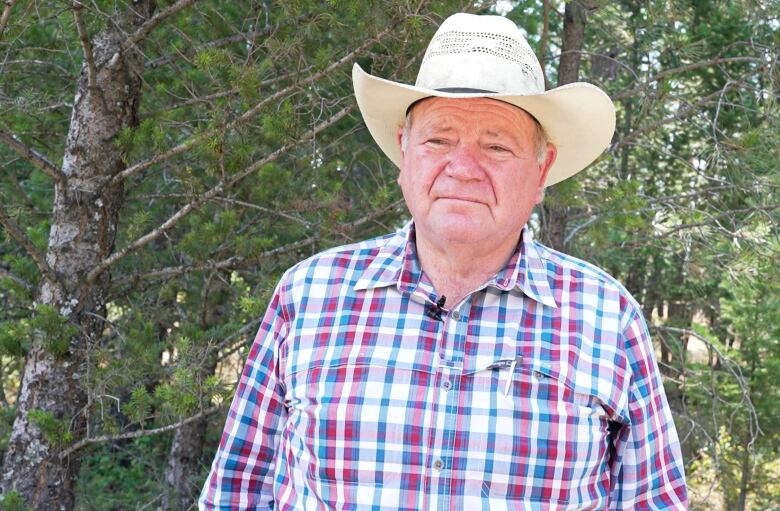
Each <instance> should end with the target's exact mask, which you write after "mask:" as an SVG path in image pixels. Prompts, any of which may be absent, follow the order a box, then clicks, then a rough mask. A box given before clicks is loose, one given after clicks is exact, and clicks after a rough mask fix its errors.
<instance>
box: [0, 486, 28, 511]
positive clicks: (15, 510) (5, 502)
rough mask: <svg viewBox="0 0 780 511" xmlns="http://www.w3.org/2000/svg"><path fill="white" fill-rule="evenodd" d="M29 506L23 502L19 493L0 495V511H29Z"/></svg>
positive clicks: (14, 491)
mask: <svg viewBox="0 0 780 511" xmlns="http://www.w3.org/2000/svg"><path fill="white" fill-rule="evenodd" d="M30 509H32V508H30V506H28V505H27V502H26V501H25V500H24V497H22V496H21V495H20V494H19V492H17V491H16V490H11V491H9V492H6V493H3V494H0V511H29V510H30Z"/></svg>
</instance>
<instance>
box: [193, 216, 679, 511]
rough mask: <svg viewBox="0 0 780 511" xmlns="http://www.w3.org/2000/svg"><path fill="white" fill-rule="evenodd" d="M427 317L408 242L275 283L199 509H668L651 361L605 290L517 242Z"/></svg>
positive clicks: (305, 265) (627, 314)
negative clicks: (437, 314)
mask: <svg viewBox="0 0 780 511" xmlns="http://www.w3.org/2000/svg"><path fill="white" fill-rule="evenodd" d="M437 299H438V297H437V296H436V294H435V292H434V289H433V287H432V285H431V283H430V281H429V280H428V279H427V277H426V276H425V275H424V274H423V273H422V272H421V270H420V268H419V266H418V262H417V257H416V253H415V249H414V228H413V226H412V225H411V224H410V225H407V226H406V227H404V228H403V229H402V230H400V231H398V232H397V233H395V234H393V235H389V236H385V237H382V238H377V239H374V240H370V241H367V242H363V243H360V244H355V245H350V246H346V247H339V248H336V249H332V250H329V251H326V252H324V253H321V254H319V255H317V256H314V257H313V258H311V259H308V260H306V261H303V262H302V263H299V264H298V265H296V266H295V267H293V268H292V269H290V270H289V271H288V272H287V273H286V274H285V275H284V277H283V278H282V280H281V282H280V283H279V285H278V287H277V289H276V292H275V294H274V296H273V299H272V301H271V303H270V305H269V307H268V310H267V312H266V314H265V316H264V318H263V320H262V322H261V325H260V330H259V332H258V334H257V337H256V339H255V341H254V343H253V345H252V348H251V350H250V353H249V357H248V360H247V363H246V366H245V368H244V372H243V375H242V377H241V379H240V381H239V384H238V388H237V390H236V395H235V398H234V400H233V403H232V405H231V408H230V411H229V413H228V418H227V422H226V424H225V430H224V433H223V436H222V440H221V443H220V447H219V451H218V452H217V455H216V457H215V459H214V463H213V465H212V468H211V473H210V474H209V476H208V479H207V481H206V484H205V486H204V488H203V492H202V495H201V499H200V502H199V504H200V509H203V510H212V509H219V510H228V509H229V510H238V509H280V510H293V509H307V510H309V509H311V510H320V509H322V510H324V509H338V510H341V509H344V510H347V509H370V510H391V509H392V510H397V509H401V510H420V509H441V510H450V509H468V510H472V509H483V510H496V509H532V510H552V509H556V510H558V509H561V510H563V509H565V510H575V509H576V510H585V509H615V510H617V509H634V510H644V509H648V510H650V509H653V510H655V509H658V510H660V509H686V507H687V506H686V502H687V497H686V487H685V477H684V472H683V463H682V456H681V453H680V446H679V442H678V439H677V433H676V431H675V428H674V423H673V421H672V416H671V413H670V410H669V407H668V404H667V401H666V397H665V395H664V390H663V386H662V382H661V378H660V376H659V373H658V370H657V365H656V361H655V358H654V352H653V346H652V343H651V341H650V337H649V335H648V332H647V328H646V325H645V322H644V320H643V319H642V316H641V313H640V312H639V311H640V309H639V307H638V305H637V304H636V302H635V301H634V300H633V299H632V298H631V297H630V295H629V294H628V293H627V292H626V291H625V289H624V288H623V287H622V286H620V285H619V284H618V283H617V282H615V281H614V280H613V279H612V278H611V277H609V276H607V275H606V274H604V273H603V272H602V271H601V270H599V269H597V268H595V267H593V266H592V265H589V264H587V263H584V262H582V261H579V260H577V259H574V258H571V257H569V256H566V255H563V254H560V253H558V252H555V251H552V250H550V249H548V248H546V247H544V246H542V245H540V244H538V243H535V242H534V241H533V240H532V239H531V236H530V234H529V232H528V231H524V232H523V235H522V240H521V242H520V244H519V245H518V250H517V251H516V253H515V255H514V256H513V257H512V259H511V260H510V261H509V262H508V263H507V265H506V267H505V268H504V269H503V270H502V271H501V272H499V273H498V274H496V275H495V276H494V278H493V279H491V280H490V281H489V282H487V283H486V284H485V285H484V286H483V287H481V288H480V289H477V290H475V291H474V292H473V293H471V294H470V295H469V296H468V297H466V298H465V299H464V300H463V301H462V302H461V303H458V304H447V305H445V310H444V312H443V314H442V318H441V320H437V319H435V318H432V317H429V316H428V315H426V311H427V310H430V307H431V306H433V304H435V302H436V300H437ZM448 306H451V307H450V308H447V307H448Z"/></svg>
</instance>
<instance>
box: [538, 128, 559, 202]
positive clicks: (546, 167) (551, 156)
mask: <svg viewBox="0 0 780 511" xmlns="http://www.w3.org/2000/svg"><path fill="white" fill-rule="evenodd" d="M557 157H558V148H557V147H555V145H553V144H551V143H549V142H548V143H547V152H546V153H545V157H544V161H543V162H542V163H540V164H539V186H538V188H537V190H536V196H535V200H536V203H537V204H539V203H540V202H542V199H543V198H544V188H545V187H544V183H546V182H547V174H549V173H550V168H551V167H552V166H553V163H555V158H557Z"/></svg>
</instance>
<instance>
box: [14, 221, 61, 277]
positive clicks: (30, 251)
mask: <svg viewBox="0 0 780 511" xmlns="http://www.w3.org/2000/svg"><path fill="white" fill-rule="evenodd" d="M0 225H2V226H3V227H5V231H6V232H7V233H8V235H9V236H11V237H12V238H13V239H14V240H16V242H17V243H18V244H19V245H21V247H22V248H23V249H24V251H25V252H26V253H27V255H28V256H30V258H31V259H32V260H33V261H34V262H35V265H36V266H37V267H38V270H40V272H41V273H43V274H44V275H46V277H47V278H48V279H49V280H50V281H51V282H58V279H57V275H56V274H55V273H54V270H52V269H51V267H50V266H49V264H48V263H47V262H46V258H45V257H44V256H43V254H41V253H40V252H39V251H38V249H37V248H35V245H33V242H32V241H31V240H30V238H28V237H27V236H26V235H25V234H24V233H23V232H22V230H21V229H20V228H19V226H17V225H16V223H14V221H13V220H11V218H10V217H9V216H8V215H6V213H5V206H0Z"/></svg>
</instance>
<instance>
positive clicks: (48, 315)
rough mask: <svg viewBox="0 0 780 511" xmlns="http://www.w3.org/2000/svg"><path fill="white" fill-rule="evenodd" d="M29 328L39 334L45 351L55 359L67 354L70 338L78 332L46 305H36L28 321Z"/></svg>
mask: <svg viewBox="0 0 780 511" xmlns="http://www.w3.org/2000/svg"><path fill="white" fill-rule="evenodd" d="M29 327H30V329H32V330H34V331H38V332H40V335H41V338H42V340H43V345H44V347H45V349H46V351H48V352H49V353H51V354H52V355H54V356H55V357H62V356H64V355H65V354H67V353H68V350H69V349H70V341H71V338H72V337H73V336H74V335H76V334H77V333H78V331H79V330H78V328H77V327H76V326H74V325H73V324H72V323H71V322H70V320H69V319H68V318H67V317H65V316H63V315H61V314H60V312H59V311H57V309H56V308H55V307H52V306H51V305H47V304H40V305H38V307H37V308H36V309H35V315H34V316H33V317H32V318H31V319H30V321H29Z"/></svg>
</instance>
